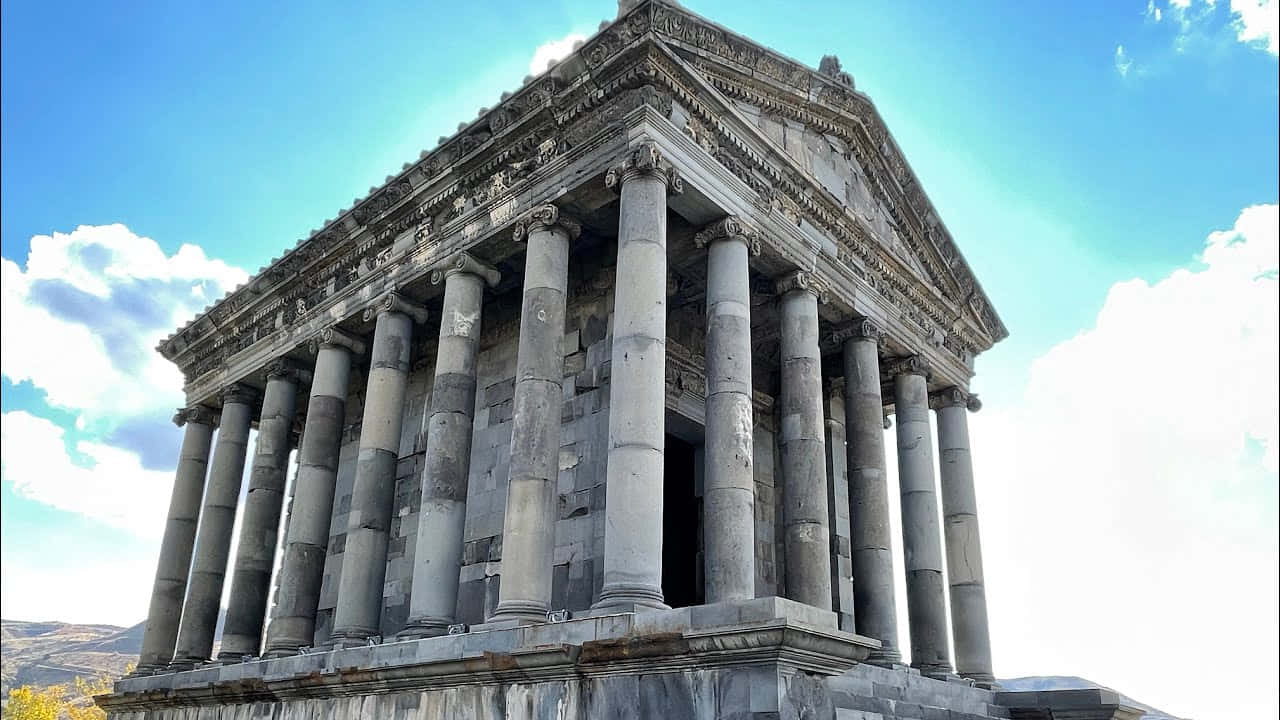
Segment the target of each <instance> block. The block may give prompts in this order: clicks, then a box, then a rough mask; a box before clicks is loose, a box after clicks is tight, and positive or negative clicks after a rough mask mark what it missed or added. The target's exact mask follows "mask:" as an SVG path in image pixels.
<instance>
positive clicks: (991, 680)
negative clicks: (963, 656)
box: [960, 673, 1000, 691]
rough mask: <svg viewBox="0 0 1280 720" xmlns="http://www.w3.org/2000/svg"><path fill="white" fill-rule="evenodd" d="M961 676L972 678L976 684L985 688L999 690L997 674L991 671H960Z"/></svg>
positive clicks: (967, 678)
mask: <svg viewBox="0 0 1280 720" xmlns="http://www.w3.org/2000/svg"><path fill="white" fill-rule="evenodd" d="M960 677H962V678H964V679H966V680H971V681H972V682H973V684H974V685H977V686H978V687H980V688H982V689H983V690H993V691H995V690H999V689H1000V683H998V682H996V679H995V676H994V675H992V674H990V673H960Z"/></svg>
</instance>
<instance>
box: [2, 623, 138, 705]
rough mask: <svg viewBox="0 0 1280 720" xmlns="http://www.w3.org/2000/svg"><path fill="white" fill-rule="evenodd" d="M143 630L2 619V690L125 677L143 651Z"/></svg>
mask: <svg viewBox="0 0 1280 720" xmlns="http://www.w3.org/2000/svg"><path fill="white" fill-rule="evenodd" d="M142 627H143V623H138V624H137V625H134V626H133V627H129V628H122V627H117V626H115V625H76V624H72V623H63V622H26V621H22V620H0V681H2V682H0V685H2V690H3V695H0V697H5V698H7V697H8V695H9V690H10V689H11V688H15V687H18V686H21V685H56V684H59V683H66V682H72V681H73V680H74V679H75V678H76V677H94V676H96V675H99V674H102V673H106V674H107V675H110V676H112V677H119V676H120V675H123V674H124V670H125V667H126V666H127V665H128V664H129V663H132V662H136V661H137V659H138V653H139V651H141V649H142Z"/></svg>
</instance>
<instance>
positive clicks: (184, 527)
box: [135, 405, 217, 675]
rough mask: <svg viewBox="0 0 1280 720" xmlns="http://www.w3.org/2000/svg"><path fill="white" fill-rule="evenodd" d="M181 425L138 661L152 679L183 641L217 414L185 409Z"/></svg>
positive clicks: (178, 416) (176, 417)
mask: <svg viewBox="0 0 1280 720" xmlns="http://www.w3.org/2000/svg"><path fill="white" fill-rule="evenodd" d="M173 422H174V423H175V424H177V426H178V427H183V426H185V427H186V430H185V431H184V433H183V436H182V450H180V451H179V453H178V469H177V472H176V473H175V474H174V479H173V494H172V495H171V496H170V498H169V516H168V519H167V520H165V524H164V539H163V540H162V541H161V542H160V559H159V561H158V562H157V563H156V581H155V585H154V586H153V587H152V590H151V608H150V609H149V610H148V611H147V626H146V628H145V629H144V630H143V631H142V654H141V655H140V656H139V657H138V667H137V670H136V671H135V674H137V675H150V674H152V673H155V672H157V671H163V669H164V668H165V667H166V666H167V665H168V664H169V661H170V660H173V648H174V643H176V642H177V640H178V622H179V620H180V619H181V618H182V600H183V598H184V597H186V594H187V574H188V573H189V572H190V570H191V549H192V547H193V546H194V544H195V539H196V523H197V522H198V520H199V518H200V500H201V498H202V497H204V476H205V470H206V469H207V468H208V465H209V447H210V445H211V442H210V441H211V440H212V438H213V428H214V426H215V425H216V424H217V419H216V417H215V416H214V414H213V413H212V412H211V411H210V410H209V409H208V408H205V407H201V406H198V405H197V406H194V407H189V408H186V409H183V410H179V411H178V413H177V414H176V415H174V416H173Z"/></svg>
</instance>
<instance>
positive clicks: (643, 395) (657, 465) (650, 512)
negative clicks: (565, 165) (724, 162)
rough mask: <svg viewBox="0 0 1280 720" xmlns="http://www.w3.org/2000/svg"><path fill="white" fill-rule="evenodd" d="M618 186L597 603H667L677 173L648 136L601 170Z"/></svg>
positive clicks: (618, 606)
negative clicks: (672, 229)
mask: <svg viewBox="0 0 1280 720" xmlns="http://www.w3.org/2000/svg"><path fill="white" fill-rule="evenodd" d="M605 183H606V184H607V185H608V186H609V187H620V194H621V204H620V207H619V218H618V266H617V271H616V275H617V278H618V280H617V283H615V286H614V302H613V349H612V364H611V369H610V373H611V378H610V381H609V459H608V468H607V470H606V474H605V478H606V480H605V482H606V485H605V520H604V586H603V588H602V589H601V591H600V598H599V600H598V601H597V602H596V607H598V608H608V609H611V610H634V609H635V608H637V607H641V608H644V607H648V608H665V607H666V604H665V603H663V602H662V473H663V453H664V451H665V448H666V443H665V433H666V418H665V414H666V359H667V193H668V192H670V191H678V190H679V188H680V181H679V178H678V176H676V175H675V174H674V172H673V170H672V169H671V168H670V167H668V166H667V165H666V164H665V163H664V162H663V160H662V156H661V153H659V151H658V147H657V146H656V145H654V144H653V143H650V142H646V143H643V144H641V145H638V146H636V147H634V148H632V149H631V150H630V151H629V152H628V154H627V157H626V158H625V159H624V161H623V162H622V163H621V164H620V165H618V166H616V167H614V168H613V169H611V170H609V172H608V174H607V175H606V176H605Z"/></svg>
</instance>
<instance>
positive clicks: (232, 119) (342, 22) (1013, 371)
mask: <svg viewBox="0 0 1280 720" xmlns="http://www.w3.org/2000/svg"><path fill="white" fill-rule="evenodd" d="M685 4H686V6H687V7H689V8H690V9H692V10H693V11H695V12H698V13H699V14H701V15H703V16H705V17H708V18H711V19H713V20H715V21H717V22H719V23H721V24H723V25H725V26H727V27H729V28H732V29H733V30H735V31H737V32H740V33H742V34H744V35H747V36H749V37H751V38H753V39H755V40H757V41H758V42H761V43H762V44H765V45H767V46H769V47H772V48H774V49H775V50H778V51H779V52H782V53H784V54H786V55H789V56H791V57H793V58H796V59H797V60H800V61H802V62H805V63H807V64H809V65H811V66H814V67H816V66H817V64H818V61H819V59H820V58H821V56H822V55H824V54H828V53H834V54H838V56H839V57H840V60H841V61H842V63H843V65H844V69H845V70H847V71H848V72H849V73H851V74H852V75H853V77H854V81H855V83H856V85H857V87H858V88H859V89H860V90H862V91H864V92H866V93H868V94H869V95H870V97H871V98H872V100H873V101H874V102H875V103H876V106H877V107H878V109H879V111H880V113H881V114H882V115H883V117H884V118H885V121H886V123H887V125H888V127H889V128H890V129H891V131H892V132H893V134H894V136H895V138H896V139H897V141H898V144H899V146H900V147H901V148H902V149H903V152H904V154H905V155H906V158H907V160H908V161H909V162H910V163H911V165H912V167H913V168H914V169H915V171H916V174H917V176H918V177H919V178H921V181H922V183H923V185H924V187H925V189H926V191H927V192H928V194H929V196H930V198H931V200H932V201H933V203H934V204H935V206H936V207H937V208H938V211H939V214H940V216H941V217H942V218H943V220H944V222H945V223H946V224H947V226H948V228H949V229H950V231H951V234H952V236H953V237H954V239H955V241H956V242H957V244H958V245H959V247H960V248H961V250H962V252H963V253H964V254H965V257H966V258H967V260H968V262H969V265H970V266H971V267H972V268H973V270H974V272H975V273H976V275H977V277H978V278H979V280H980V282H981V283H982V285H983V287H984V289H985V291H986V292H987V294H988V296H989V297H990V298H991V299H992V302H993V303H994V305H995V307H996V309H997V311H998V312H999V313H1000V314H1001V316H1002V318H1003V319H1004V321H1005V323H1006V325H1007V326H1008V328H1009V331H1010V336H1009V338H1008V339H1007V340H1005V341H1003V342H1001V343H1000V344H998V345H997V346H996V347H995V348H993V349H992V350H990V351H989V352H987V353H985V354H983V355H981V356H980V357H979V358H978V360H977V375H976V376H975V378H974V381H973V388H974V389H975V390H976V391H978V392H979V393H980V394H981V395H982V397H983V400H984V409H983V410H982V411H981V412H979V413H977V414H975V415H972V416H971V419H970V423H971V429H972V435H973V448H974V450H973V452H974V462H975V469H976V472H977V489H978V496H979V503H980V506H981V523H982V532H983V547H984V559H985V562H986V574H987V588H988V590H987V592H988V598H989V606H990V614H991V631H992V644H993V651H994V655H995V669H996V673H997V675H999V676H1001V677H1016V676H1022V675H1036V674H1042V675H1049V674H1060V675H1080V676H1084V677H1087V678H1089V679H1091V680H1093V681H1096V682H1099V683H1102V684H1105V685H1109V686H1112V687H1115V688H1117V689H1119V690H1121V691H1122V692H1125V693H1127V694H1129V695H1131V696H1133V697H1135V698H1138V699H1140V700H1142V701H1143V702H1146V703H1149V704H1153V705H1156V706H1158V707H1161V708H1164V709H1166V710H1168V711H1170V712H1174V713H1178V714H1181V715H1186V716H1194V717H1196V718H1232V717H1246V716H1247V717H1257V716H1275V715H1276V714H1277V712H1278V711H1280V709H1278V707H1277V705H1278V700H1277V695H1278V693H1280V690H1278V689H1277V679H1276V678H1277V676H1278V675H1280V668H1277V655H1278V654H1280V648H1278V647H1277V640H1276V638H1277V635H1280V624H1278V622H1277V617H1278V615H1280V602H1278V599H1277V598H1278V596H1280V593H1278V591H1277V584H1278V582H1280V580H1278V578H1277V564H1278V562H1280V560H1278V557H1280V541H1278V539H1277V505H1278V502H1280V500H1278V496H1277V485H1278V480H1277V435H1278V432H1277V416H1278V414H1280V413H1278V411H1277V396H1278V394H1280V391H1278V389H1277V380H1276V378H1277V376H1278V375H1280V363H1278V360H1277V347H1278V346H1280V337H1278V329H1277V326H1278V325H1280V322H1278V320H1277V306H1278V305H1280V291H1278V290H1277V282H1278V280H1277V269H1278V266H1280V260H1278V256H1280V250H1278V244H1280V243H1278V240H1277V234H1278V233H1277V224H1278V223H1277V216H1278V214H1280V213H1278V210H1277V200H1278V190H1277V175H1278V171H1280V168H1278V162H1277V155H1278V143H1277V122H1278V119H1277V101H1278V92H1277V85H1278V80H1280V76H1278V71H1277V43H1278V42H1280V34H1278V33H1277V29H1276V25H1277V2H1276V1H1275V0H1268V1H1267V2H1264V3H1258V2H1256V0H1217V1H1216V2H1214V3H1209V2H1206V1H1205V0H1173V1H1170V0H1151V2H1139V1H1138V0H1092V1H1082V2H1076V3H1020V2H1016V3H1015V2H1008V3H982V2H963V1H960V0H957V1H954V2H949V3H897V2H858V3H849V2H836V1H831V2H814V3H810V4H809V5H811V9H809V10H806V12H805V13H803V15H802V16H801V17H797V13H796V12H795V8H794V3H793V2H790V1H786V2H784V1H783V0H762V1H761V2H756V3H750V4H744V3H741V2H730V1H729V0H690V2H687V3H685ZM614 10H615V8H614V5H613V4H612V3H609V2H607V1H606V0H590V1H587V0H573V1H571V2H546V3H539V4H536V5H534V4H532V3H503V2H489V3H458V4H449V6H448V7H445V6H443V5H440V4H434V5H428V4H423V3H408V2H406V3H373V4H352V3H340V4H339V3H332V4H308V5H307V6H306V7H303V6H302V5H301V4H295V5H287V6H283V7H277V8H274V10H273V12H272V13H270V14H267V13H263V12H262V11H261V10H260V8H259V7H258V6H257V5H256V4H252V3H216V4H189V3H176V4H169V3H150V4H148V3H136V4H129V5H126V4H97V3H77V2H71V3H34V2H20V1H14V2H5V3H4V4H3V6H0V13H2V17H0V41H2V42H0V53H2V58H0V148H2V157H0V187H2V188H3V192H2V193H0V256H3V260H2V261H0V271H2V276H0V280H2V283H0V288H2V294H3V303H2V306H0V307H2V312H3V317H2V318H0V328H2V331H0V332H2V334H3V335H2V339H0V375H2V379H0V383H2V384H0V390H2V393H0V405H2V410H3V447H2V448H0V463H2V469H0V555H2V557H0V570H2V572H3V578H2V582H0V589H2V593H0V595H2V604H3V608H2V609H0V613H2V614H3V616H4V617H5V618H12V619H27V620H46V619H57V620H64V621H76V622H100V623H114V624H119V625H130V624H133V623H136V622H139V621H141V620H142V619H143V616H144V614H145V608H146V605H147V600H148V597H149V593H150V588H151V579H152V576H153V573H154V568H155V558H156V554H157V552H158V543H159V536H160V533H161V531H162V528H163V523H164V514H165V508H166V506H167V503H168V495H169V488H170V487H171V484H172V470H173V466H174V464H175V462H176V456H177V447H178V444H179V442H180V440H181V431H180V430H178V429H176V428H175V427H174V426H173V425H172V424H170V421H169V417H170V416H171V415H172V412H173V408H175V407H177V406H178V405H180V404H182V394H181V377H180V375H179V374H178V373H177V371H176V369H174V368H173V367H172V366H171V365H169V364H168V363H167V362H166V361H164V360H163V359H162V358H160V356H159V355H158V354H156V353H155V352H154V351H153V348H154V346H155V344H156V342H157V340H159V339H160V338H162V337H164V336H165V335H167V334H168V333H169V332H170V331H171V330H173V329H174V328H176V327H178V326H179V325H181V324H182V323H184V322H185V321H186V320H188V319H189V318H190V317H192V316H193V315H194V314H195V313H196V312H198V311H199V310H200V309H202V308H203V307H204V306H205V305H207V304H208V303H209V302H210V301H211V300H213V299H216V298H219V297H221V295H222V294H223V293H224V292H225V291H226V290H228V289H230V288H231V287H234V286H235V285H236V284H238V283H240V282H243V281H244V280H245V279H246V278H247V277H248V276H249V275H250V274H252V273H253V272H256V270H257V268H259V267H261V266H262V265H264V264H266V263H267V262H269V261H270V260H271V258H272V257H274V256H276V255H278V254H280V253H281V252H282V251H283V250H284V248H286V247H288V246H290V245H291V244H292V243H293V242H294V241H295V240H296V239H297V238H299V237H304V236H305V235H306V234H307V233H308V232H309V230H310V229H312V228H318V227H320V226H321V224H322V223H323V222H324V221H325V220H326V219H327V218H331V217H333V216H334V215H335V214H336V213H337V212H338V210H339V209H340V208H344V207H349V206H350V205H351V203H352V199H353V198H357V197H363V196H364V195H365V194H366V193H367V192H368V188H370V186H372V185H375V184H380V183H381V182H382V181H383V179H384V177H385V176H386V175H387V174H389V173H392V172H396V171H398V170H399V169H400V168H401V166H402V164H403V163H404V162H406V161H409V160H412V159H414V158H416V157H417V156H418V154H419V152H420V151H421V150H423V149H425V148H431V147H434V146H435V144H436V140H437V138H439V137H440V136H443V135H449V134H451V133H452V132H453V131H454V129H455V128H456V127H457V125H458V123H460V122H464V121H469V120H471V119H472V118H474V117H475V115H476V111H477V109H478V108H480V107H483V106H492V105H493V103H494V102H496V100H497V98H498V96H499V95H500V94H501V93H502V92H503V91H504V90H512V89H514V88H516V87H518V86H519V85H520V82H521V79H522V78H523V77H524V76H525V75H527V74H530V73H537V72H539V71H541V70H542V69H543V68H544V67H545V64H546V61H547V60H549V59H551V58H553V57H555V56H557V54H563V52H565V51H566V50H567V49H568V48H570V47H571V46H572V43H573V41H574V39H575V38H581V37H585V36H588V35H590V34H591V33H592V32H593V31H594V30H595V28H596V27H597V25H598V24H599V23H600V21H601V20H604V19H606V18H611V17H612V16H613V14H614ZM889 437H890V438H892V435H889ZM889 447H890V448H892V445H890V446H889ZM890 455H891V457H890V460H891V461H892V453H890ZM891 464H892V462H891ZM895 520H896V518H895ZM98 587H101V588H110V592H106V593H102V592H95V591H94V588H98ZM901 590H902V588H899V591H900V592H901ZM899 606H900V608H903V609H905V602H903V601H900V602H899ZM902 628H903V630H902V631H903V633H904V634H905V632H906V625H905V622H904V623H902ZM904 644H905V643H904Z"/></svg>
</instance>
